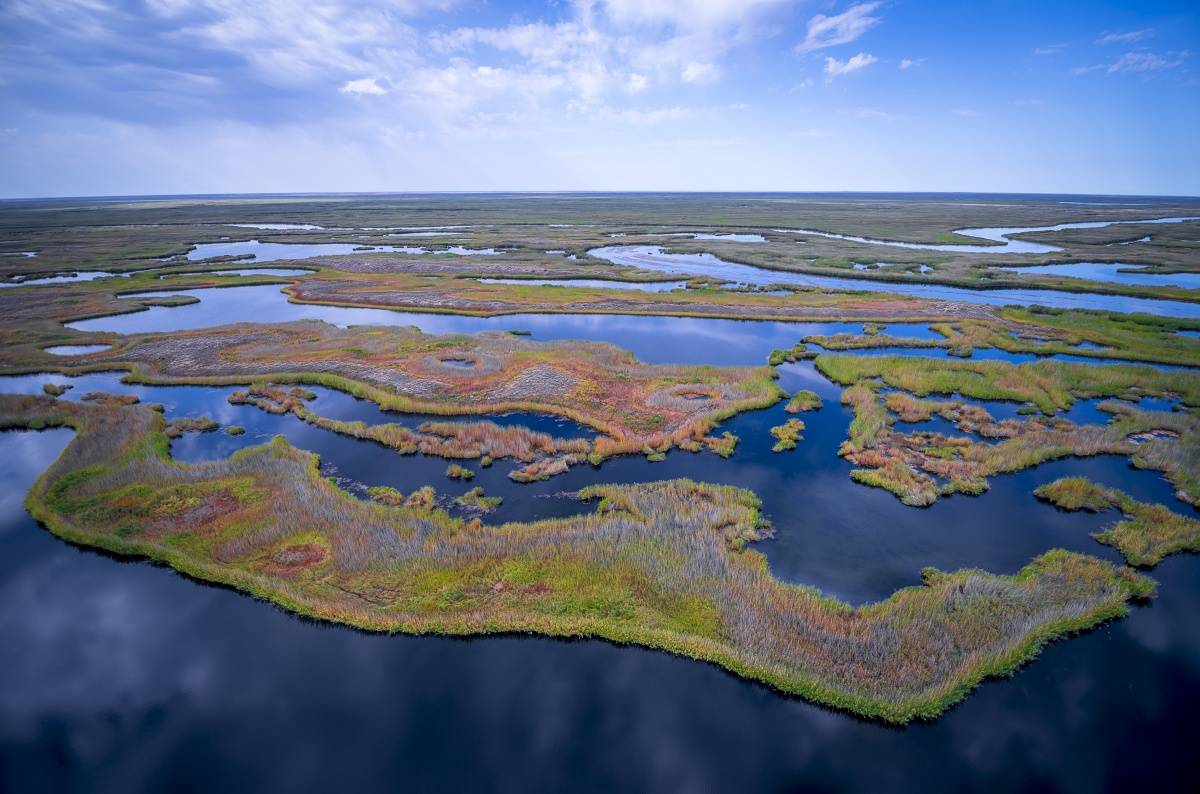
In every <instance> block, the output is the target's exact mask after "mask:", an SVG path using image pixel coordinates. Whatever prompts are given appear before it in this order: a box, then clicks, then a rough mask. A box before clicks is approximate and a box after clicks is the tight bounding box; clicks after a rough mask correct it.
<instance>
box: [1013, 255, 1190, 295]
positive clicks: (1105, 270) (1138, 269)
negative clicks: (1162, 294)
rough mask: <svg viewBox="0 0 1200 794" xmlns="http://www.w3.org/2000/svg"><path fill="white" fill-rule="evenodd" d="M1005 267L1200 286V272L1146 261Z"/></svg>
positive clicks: (1160, 284) (1144, 284) (1128, 281)
mask: <svg viewBox="0 0 1200 794" xmlns="http://www.w3.org/2000/svg"><path fill="white" fill-rule="evenodd" d="M1001 269H1002V270H1008V271H1011V272H1013V273H1017V274H1025V273H1038V274H1044V275H1048V276H1066V277H1068V278H1078V279H1087V280H1089V281H1108V282H1111V283H1113V284H1127V285H1131V286H1141V287H1185V288H1189V289H1196V288H1200V273H1159V272H1156V271H1155V270H1154V269H1153V268H1150V267H1148V266H1146V265H1130V264H1121V263H1119V262H1074V263H1071V264H1063V265H1030V266H1026V267H1005V268H1001Z"/></svg>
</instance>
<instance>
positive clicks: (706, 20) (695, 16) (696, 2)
mask: <svg viewBox="0 0 1200 794" xmlns="http://www.w3.org/2000/svg"><path fill="white" fill-rule="evenodd" d="M794 2H795V0H600V2H597V3H594V5H596V6H600V7H601V8H602V10H603V11H604V12H605V13H606V15H607V16H609V17H610V18H611V19H612V20H613V21H614V22H617V23H619V24H628V23H633V24H642V25H647V24H651V25H653V24H658V25H669V26H671V27H674V28H676V29H678V30H682V31H696V30H714V29H722V28H725V29H727V28H730V27H736V26H738V25H741V24H745V23H747V22H750V21H752V20H754V19H756V18H758V17H760V16H762V15H764V14H766V13H768V12H770V11H774V10H777V9H779V8H782V7H784V6H788V5H792V4H793V3H794ZM578 5H580V6H583V7H585V8H586V9H588V10H589V11H590V8H591V7H592V6H593V2H592V0H581V2H579V3H578Z"/></svg>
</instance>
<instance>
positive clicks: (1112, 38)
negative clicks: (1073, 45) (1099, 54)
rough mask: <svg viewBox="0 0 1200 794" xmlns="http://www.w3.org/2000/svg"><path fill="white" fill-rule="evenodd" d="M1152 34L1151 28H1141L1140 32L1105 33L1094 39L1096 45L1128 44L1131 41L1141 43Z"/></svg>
mask: <svg viewBox="0 0 1200 794" xmlns="http://www.w3.org/2000/svg"><path fill="white" fill-rule="evenodd" d="M1153 32H1154V29H1153V28H1143V29H1142V30H1131V31H1128V32H1127V33H1105V34H1104V35H1103V36H1101V37H1100V38H1098V39H1096V43H1097V44H1114V43H1118V42H1123V43H1129V42H1132V41H1141V40H1142V39H1144V38H1146V37H1147V36H1149V35H1150V34H1151V33H1153Z"/></svg>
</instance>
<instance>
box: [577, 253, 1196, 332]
mask: <svg viewBox="0 0 1200 794" xmlns="http://www.w3.org/2000/svg"><path fill="white" fill-rule="evenodd" d="M588 253H589V254H591V255H592V256H595V257H598V258H600V259H605V260H607V261H609V262H612V263H613V264H615V265H620V266H622V267H637V268H641V269H643V270H654V271H657V272H660V273H677V274H680V275H692V276H712V277H714V278H723V279H726V280H729V281H734V282H738V283H740V284H756V285H764V284H796V285H800V286H807V287H821V288H825V289H839V290H860V291H867V292H891V293H896V294H899V295H911V296H914V297H918V298H931V299H937V300H953V301H963V302H966V303H985V304H988V305H991V306H1008V305H1018V306H1032V305H1034V304H1037V305H1040V306H1050V307H1054V308H1060V309H1104V310H1107V311H1115V312H1147V313H1151V314H1161V315H1164V316H1167V317H1200V304H1193V303H1185V302H1183V301H1170V300H1155V299H1151V298H1129V297H1124V296H1120V295H1096V294H1092V293H1075V292H1061V291H1055V290H1048V289H987V290H976V289H966V288H964V287H950V286H946V285H943V284H908V283H898V282H882V281H870V280H866V279H854V278H842V277H839V276H815V275H808V274H806V273H792V272H788V271H783V270H769V269H767V268H762V267H755V266H754V265H743V264H739V263H736V262H727V261H725V260H724V259H721V258H720V257H717V256H714V255H713V254H682V253H670V252H668V251H666V250H665V249H663V248H661V247H659V246H653V245H612V246H605V247H603V248H595V249H592V250H591V251H589V252H588Z"/></svg>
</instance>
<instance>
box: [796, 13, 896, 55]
mask: <svg viewBox="0 0 1200 794" xmlns="http://www.w3.org/2000/svg"><path fill="white" fill-rule="evenodd" d="M879 6H880V3H859V4H858V5H854V6H850V7H849V8H848V9H846V10H845V11H843V12H842V13H840V14H838V15H837V16H834V17H827V16H825V15H824V14H817V15H816V16H815V17H813V18H812V19H810V20H809V21H808V31H807V33H806V34H805V36H804V41H802V42H801V43H800V44H798V45H796V49H797V50H798V51H799V52H811V51H813V50H820V49H824V48H825V47H833V46H835V45H837V44H849V43H850V42H852V41H854V40H855V39H857V38H858V37H859V36H861V35H862V34H864V33H866V32H867V30H868V29H870V28H872V27H874V26H875V25H876V24H877V23H878V22H879V17H873V16H871V12H873V11H874V10H875V9H876V8H879Z"/></svg>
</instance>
